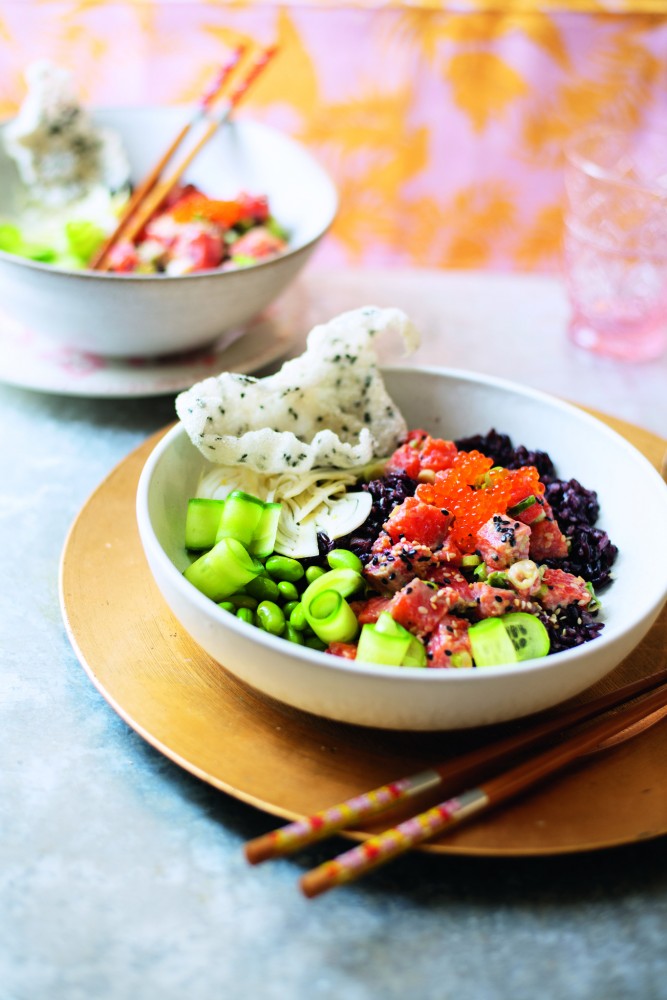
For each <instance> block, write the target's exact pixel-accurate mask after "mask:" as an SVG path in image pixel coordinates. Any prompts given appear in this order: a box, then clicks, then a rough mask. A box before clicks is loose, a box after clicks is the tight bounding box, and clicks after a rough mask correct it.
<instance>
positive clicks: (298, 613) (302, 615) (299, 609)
mask: <svg viewBox="0 0 667 1000" xmlns="http://www.w3.org/2000/svg"><path fill="white" fill-rule="evenodd" d="M289 623H290V625H291V626H292V628H296V629H298V630H299V632H303V630H304V629H305V627H306V624H307V622H306V612H305V611H304V609H303V604H301V602H299V603H298V604H297V606H296V607H295V608H294V609H293V610H292V612H291V614H290V616H289Z"/></svg>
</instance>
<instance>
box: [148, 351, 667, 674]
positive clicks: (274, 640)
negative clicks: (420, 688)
mask: <svg viewBox="0 0 667 1000" xmlns="http://www.w3.org/2000/svg"><path fill="white" fill-rule="evenodd" d="M380 370H381V372H382V373H394V372H396V373H399V374H403V373H405V374H411V375H419V374H427V375H436V376H447V377H450V378H454V379H457V380H459V381H463V382H467V383H474V384H482V385H487V386H490V387H494V388H499V389H501V390H505V391H510V392H515V393H516V392H518V393H519V394H520V395H522V396H524V397H527V398H530V399H534V400H535V401H536V402H539V403H542V404H547V405H549V406H551V407H553V408H555V409H557V410H562V411H563V412H565V413H568V414H569V415H571V416H576V417H577V418H578V419H580V420H583V422H584V423H585V424H589V425H590V426H592V427H595V429H596V430H597V431H598V432H602V433H603V434H604V435H606V436H607V437H609V438H610V439H611V440H612V441H613V442H614V443H615V444H616V446H617V447H618V446H620V447H621V448H622V449H623V450H624V451H625V452H626V453H627V454H628V456H629V457H630V458H631V460H632V461H634V462H636V463H638V465H639V466H640V467H642V468H643V469H644V471H645V472H646V473H648V474H649V475H654V476H655V481H656V485H661V486H664V483H663V481H662V479H661V477H660V475H659V473H658V471H657V470H656V469H655V468H654V467H653V465H652V464H651V463H650V462H649V461H648V459H647V458H646V457H645V456H644V455H642V454H641V452H639V451H638V450H637V449H636V448H635V447H634V446H633V445H632V444H630V443H629V442H628V441H626V440H625V438H623V437H622V435H620V434H618V433H617V432H616V431H614V430H613V429H612V428H611V427H608V426H607V425H606V424H604V423H602V421H600V420H598V419H597V418H596V417H594V416H593V415H592V414H589V413H587V412H586V411H585V410H582V409H581V408H580V407H578V406H576V405H575V404H573V403H569V402H566V401H565V400H561V399H559V398H558V397H555V396H552V395H550V394H549V393H546V392H542V391H541V390H538V389H532V388H530V387H528V386H522V385H520V384H519V383H517V382H513V381H511V380H509V379H504V378H498V377H496V376H493V375H485V374H481V373H477V372H472V371H469V370H466V369H456V368H447V367H442V366H435V365H415V366H410V365H381V366H380ZM181 436H184V437H185V438H186V439H187V440H188V441H189V438H188V435H187V432H186V430H185V428H184V426H183V425H182V423H181V422H180V421H178V422H177V423H176V424H174V426H172V427H171V428H170V429H169V430H167V432H166V433H165V434H164V435H163V437H162V438H161V439H160V440H159V441H158V443H157V444H156V445H155V447H154V448H153V450H152V451H151V453H150V455H149V456H148V458H147V459H146V462H145V464H144V466H143V468H142V470H141V474H140V477H139V481H138V485H137V492H136V515H137V522H138V527H139V534H140V538H141V542H142V545H143V546H144V548H145V549H146V548H150V550H151V553H152V557H153V558H154V559H155V560H156V561H157V564H158V565H159V567H160V569H161V571H162V572H165V573H166V575H167V579H168V580H169V581H170V582H171V584H172V586H174V587H176V588H178V590H179V591H180V592H181V593H182V594H183V595H184V596H185V598H186V599H187V600H188V601H189V602H190V603H191V604H194V606H195V607H196V609H197V610H198V611H199V612H201V613H202V614H203V615H204V616H205V617H206V618H207V619H208V620H209V621H212V620H214V616H215V619H216V620H219V619H218V614H217V610H218V609H217V605H216V604H215V602H214V601H211V600H210V599H209V598H207V597H206V596H205V595H204V594H202V593H201V592H200V591H198V590H197V589H196V588H195V587H193V586H192V585H191V584H189V583H188V582H187V581H186V580H185V578H184V577H183V575H182V573H181V572H180V571H179V570H178V569H177V568H176V566H175V565H174V563H173V562H172V561H171V559H170V558H169V556H168V555H167V553H166V552H165V551H164V549H163V548H162V546H161V544H160V542H159V541H158V539H157V536H156V534H155V532H154V530H153V526H152V524H151V520H150V517H149V513H148V498H149V491H150V485H151V479H152V476H153V473H154V471H155V469H156V467H157V465H158V463H159V462H160V460H161V458H162V457H163V455H164V454H165V452H166V451H168V449H169V448H170V447H171V446H172V444H173V442H174V441H175V440H177V439H178V438H179V437H181ZM192 447H193V449H195V446H194V445H192ZM195 451H196V449H195ZM665 513H666V520H667V492H666V493H665ZM666 598H667V582H666V583H665V586H664V588H663V590H662V593H660V592H659V588H658V587H656V588H655V593H654V594H653V595H652V597H651V600H650V602H649V604H648V605H647V604H643V605H642V611H641V613H636V614H635V616H634V617H633V619H632V620H631V621H630V622H626V623H625V624H624V625H623V626H622V628H621V627H617V626H615V625H614V623H613V622H611V623H610V622H606V623H605V628H604V629H603V631H602V633H601V634H600V635H599V636H598V637H596V638H595V639H593V640H591V641H589V642H585V643H582V644H580V645H578V646H575V647H573V648H571V649H567V650H562V651H561V652H559V653H556V654H554V655H553V656H547V657H541V658H536V659H530V660H524V661H522V662H521V663H520V664H498V665H496V666H493V667H485V668H483V669H479V668H477V669H475V668H461V669H457V670H437V669H433V670H423V669H421V670H420V669H414V670H406V669H405V668H404V667H394V666H388V665H386V664H372V663H363V662H357V661H356V660H347V659H345V658H344V657H339V656H332V655H331V654H328V653H324V652H319V651H318V650H312V649H306V648H305V647H303V646H299V645H297V644H295V643H290V649H289V655H290V656H292V657H294V658H295V659H297V660H300V661H302V662H303V663H309V664H314V665H316V666H317V667H318V668H319V669H324V670H325V671H327V672H328V671H333V672H335V673H340V672H343V673H349V674H350V675H357V676H358V675H361V676H362V677H364V678H369V679H373V678H382V679H385V680H391V681H394V682H401V683H406V684H422V685H423V684H431V685H433V684H437V685H440V684H449V685H461V684H467V683H473V684H475V683H480V684H481V683H483V680H484V678H487V679H489V678H495V679H499V678H503V677H516V676H521V677H528V676H529V675H532V674H538V673H542V672H544V671H551V670H554V669H557V668H558V666H559V664H560V665H566V664H568V665H574V664H576V663H577V662H578V661H579V660H582V659H584V658H587V657H588V656H589V655H590V654H591V652H595V651H597V650H602V649H605V648H607V647H608V646H611V645H612V644H613V643H614V642H615V641H616V640H617V639H618V638H619V636H621V635H623V634H624V633H626V632H628V631H629V630H631V629H633V628H635V627H637V626H639V625H640V624H641V623H642V622H643V621H645V620H646V618H647V617H649V618H654V617H655V616H657V614H658V613H659V611H660V609H661V607H662V605H663V604H664V602H665V600H666ZM224 626H225V627H228V628H230V629H231V630H232V631H233V632H237V633H238V635H239V637H244V638H252V639H253V640H254V641H256V642H258V643H259V645H260V646H264V647H267V648H268V649H272V650H275V651H276V652H277V653H279V654H281V653H282V654H283V655H285V653H286V649H285V640H284V639H282V638H281V637H279V636H273V635H271V634H270V633H268V632H264V631H262V630H260V629H258V628H256V627H255V626H253V625H249V624H248V623H247V622H244V621H242V620H240V619H238V618H235V617H234V616H233V615H229V614H228V615H227V618H225V619H224ZM249 630H252V631H249Z"/></svg>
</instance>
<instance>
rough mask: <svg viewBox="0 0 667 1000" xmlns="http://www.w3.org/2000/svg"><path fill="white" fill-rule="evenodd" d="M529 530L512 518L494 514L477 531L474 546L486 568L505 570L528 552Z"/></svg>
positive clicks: (524, 557) (525, 556) (523, 557)
mask: <svg viewBox="0 0 667 1000" xmlns="http://www.w3.org/2000/svg"><path fill="white" fill-rule="evenodd" d="M530 534H531V529H530V528H529V527H528V526H527V525H525V524H522V523H521V521H517V520H516V519H515V518H513V517H507V516H506V515H504V514H494V515H493V517H491V518H489V520H488V521H486V523H485V524H483V525H482V527H481V528H480V529H479V530H478V531H477V533H476V535H475V546H476V548H477V550H478V552H479V554H480V555H481V557H482V559H483V560H484V562H485V563H486V565H487V566H489V567H491V568H492V569H506V568H507V567H508V566H511V565H512V563H515V562H518V561H519V560H520V559H527V558H528V553H529V551H530Z"/></svg>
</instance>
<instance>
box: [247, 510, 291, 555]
mask: <svg viewBox="0 0 667 1000" xmlns="http://www.w3.org/2000/svg"><path fill="white" fill-rule="evenodd" d="M282 509H283V508H282V504H279V503H268V502H267V503H265V504H264V509H263V511H262V515H261V517H260V519H259V522H258V524H257V527H256V529H255V534H254V536H253V538H252V541H251V542H250V552H251V553H252V555H254V556H257V558H258V559H266V557H267V556H270V555H271V553H272V552H273V550H274V548H275V544H276V535H277V533H278V521H279V520H280V513H281V511H282Z"/></svg>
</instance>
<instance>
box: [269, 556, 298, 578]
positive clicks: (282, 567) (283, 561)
mask: <svg viewBox="0 0 667 1000" xmlns="http://www.w3.org/2000/svg"><path fill="white" fill-rule="evenodd" d="M264 565H265V566H266V569H267V572H268V573H269V575H270V576H272V577H273V579H274V580H289V581H291V582H292V583H296V581H297V580H300V579H301V577H302V576H303V573H304V569H303V566H302V565H301V563H300V562H299V561H298V560H297V559H290V557H289V556H269V558H268V559H267V560H266V563H265V564H264Z"/></svg>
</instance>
